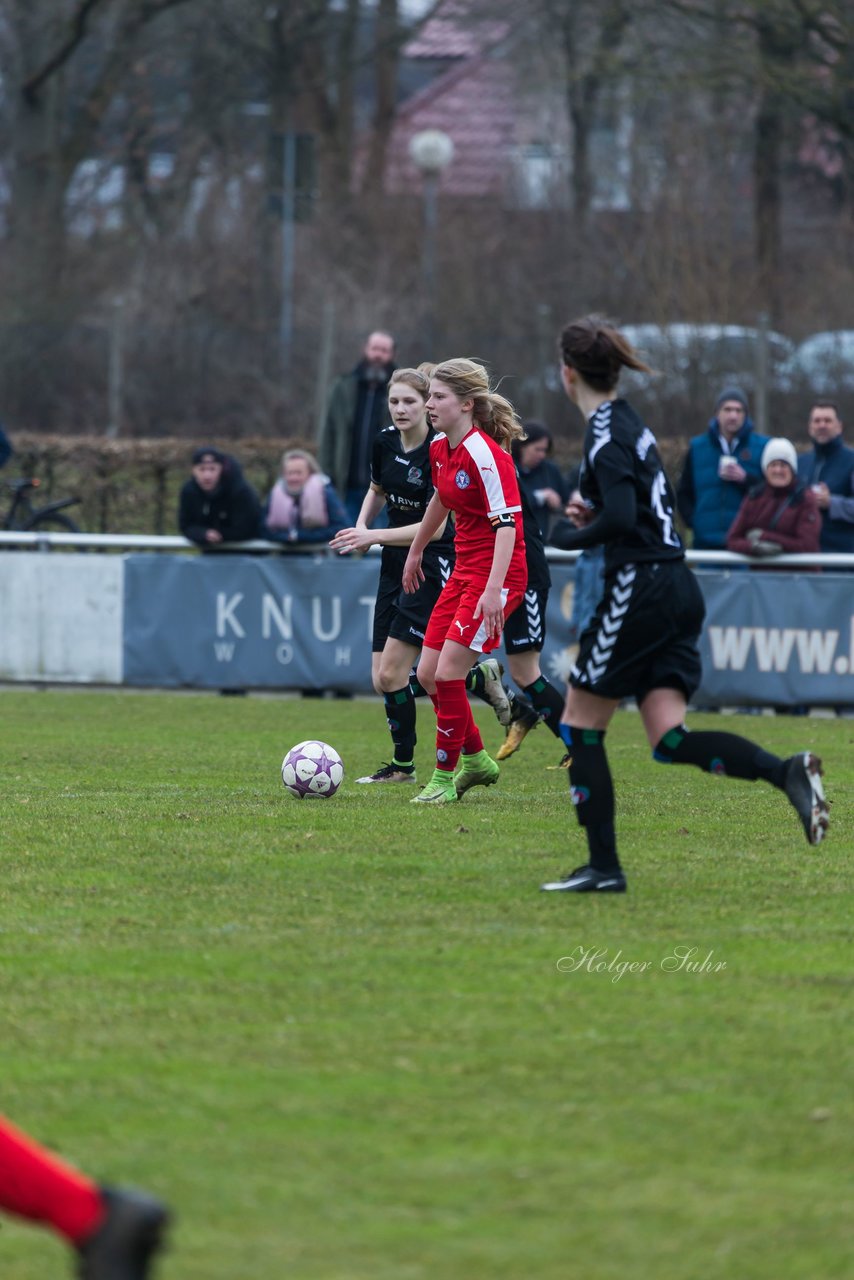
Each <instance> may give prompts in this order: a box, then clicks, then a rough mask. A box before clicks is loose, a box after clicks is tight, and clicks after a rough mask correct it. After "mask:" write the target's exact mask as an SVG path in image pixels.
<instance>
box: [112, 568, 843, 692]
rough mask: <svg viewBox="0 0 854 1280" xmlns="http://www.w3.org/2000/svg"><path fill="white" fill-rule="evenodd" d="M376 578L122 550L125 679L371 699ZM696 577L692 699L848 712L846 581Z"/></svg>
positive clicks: (561, 667)
mask: <svg viewBox="0 0 854 1280" xmlns="http://www.w3.org/2000/svg"><path fill="white" fill-rule="evenodd" d="M550 567H551V573H552V592H551V596H550V598H549V608H548V614H547V638H546V644H545V648H544V650H543V655H542V667H543V671H544V673H545V674H547V675H548V676H550V678H552V679H553V680H554V681H555V682H557V683H559V684H562V683H563V682H565V681H566V679H567V677H568V675H569V671H570V669H571V666H572V662H573V658H574V654H575V649H574V646H573V645H571V644H570V634H569V619H570V616H571V613H572V592H573V582H572V578H573V568H572V565H571V564H569V563H566V562H553V563H552V564H551V566H550ZM378 573H379V557H375V556H368V557H365V558H358V559H352V560H351V559H347V560H342V559H340V558H338V557H333V556H328V555H326V554H325V553H324V554H318V555H266V556H265V555H210V556H174V557H173V556H164V555H131V556H128V557H127V558H126V562H125V599H124V682H125V683H126V684H132V685H159V686H172V685H174V686H180V685H186V686H190V687H193V688H215V689H233V688H279V689H312V690H334V691H340V692H345V693H348V692H349V693H369V692H371V689H372V686H371V675H370V672H371V630H372V625H373V609H374V596H375V592H376V585H377V577H378ZM698 579H699V582H700V585H701V587H702V590H703V594H704V597H705V600H706V607H707V611H708V612H707V619H706V626H705V629H704V632H703V636H702V640H701V652H702V657H703V672H704V675H703V684H702V687H701V689H700V691H699V692H698V694H697V696H696V698H695V703H696V704H697V705H699V706H720V705H744V706H747V705H763V704H764V705H778V706H787V705H794V704H799V703H805V704H807V705H813V706H833V705H850V704H854V596H853V595H852V592H851V584H852V578H851V575H849V574H845V573H824V574H815V573H784V572H774V573H759V572H754V573H751V572H747V571H736V572H730V571H720V572H718V571H712V570H710V571H701V572H699V573H698ZM499 656H500V654H499Z"/></svg>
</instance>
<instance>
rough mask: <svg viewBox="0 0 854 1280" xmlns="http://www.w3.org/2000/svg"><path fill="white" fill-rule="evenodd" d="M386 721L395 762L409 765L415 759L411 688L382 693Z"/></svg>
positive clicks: (413, 702) (413, 711) (413, 713)
mask: <svg viewBox="0 0 854 1280" xmlns="http://www.w3.org/2000/svg"><path fill="white" fill-rule="evenodd" d="M383 702H384V703H385V714H386V723H387V724H388V731H389V733H390V734H391V740H392V742H393V743H394V761H393V763H395V764H404V765H410V764H412V761H413V760H414V759H415V698H414V697H413V693H412V689H411V687H410V686H409V685H407V686H406V687H405V688H404V689H396V690H395V691H394V692H393V693H385V694H383Z"/></svg>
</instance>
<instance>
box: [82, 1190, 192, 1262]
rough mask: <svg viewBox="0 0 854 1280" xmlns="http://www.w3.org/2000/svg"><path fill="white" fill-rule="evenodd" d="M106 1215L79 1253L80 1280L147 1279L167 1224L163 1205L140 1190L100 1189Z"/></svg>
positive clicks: (167, 1215) (166, 1211) (167, 1213)
mask: <svg viewBox="0 0 854 1280" xmlns="http://www.w3.org/2000/svg"><path fill="white" fill-rule="evenodd" d="M101 1194H102V1196H103V1198H104V1204H105V1206H106V1210H107V1216H106V1217H105V1219H104V1221H103V1222H102V1223H101V1225H100V1227H99V1228H98V1230H97V1231H96V1232H95V1234H94V1235H93V1236H90V1237H89V1239H88V1240H87V1241H85V1243H84V1244H82V1245H81V1246H80V1247H79V1249H78V1253H79V1255H80V1260H79V1262H78V1264H77V1265H78V1271H77V1274H78V1276H79V1278H80V1280H148V1277H149V1276H150V1275H151V1274H152V1273H151V1270H150V1266H151V1262H152V1259H153V1258H154V1255H155V1253H156V1252H157V1250H158V1249H159V1248H160V1247H161V1245H162V1243H163V1233H164V1231H165V1230H166V1226H167V1224H168V1221H169V1212H168V1210H167V1209H166V1206H165V1205H162V1204H161V1203H160V1201H159V1200H155V1199H154V1198H153V1196H149V1195H146V1194H145V1193H144V1192H142V1191H125V1190H118V1189H110V1188H107V1187H102V1188H101Z"/></svg>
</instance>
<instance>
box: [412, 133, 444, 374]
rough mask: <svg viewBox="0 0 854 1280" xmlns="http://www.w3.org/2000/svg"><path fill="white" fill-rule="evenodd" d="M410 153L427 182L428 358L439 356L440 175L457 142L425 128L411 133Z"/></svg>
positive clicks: (424, 258)
mask: <svg viewBox="0 0 854 1280" xmlns="http://www.w3.org/2000/svg"><path fill="white" fill-rule="evenodd" d="M409 156H410V159H411V160H412V162H413V164H414V165H415V166H416V168H418V169H419V170H420V172H421V176H422V179H423V183H424V244H423V246H422V267H423V272H424V296H425V299H426V304H427V323H426V325H425V335H424V336H425V348H426V349H425V352H424V356H425V359H428V360H434V359H435V358H436V354H437V353H436V351H435V345H436V228H437V225H438V197H439V178H440V176H441V174H442V171H443V170H444V169H447V167H448V165H449V164H450V163H451V161H452V160H453V158H454V143H453V140H452V139H451V138H449V137H448V135H447V133H443V132H442V130H441V129H423V130H422V131H421V132H420V133H416V134H414V135H413V136H412V138H411V139H410V142H409Z"/></svg>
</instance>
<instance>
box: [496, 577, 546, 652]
mask: <svg viewBox="0 0 854 1280" xmlns="http://www.w3.org/2000/svg"><path fill="white" fill-rule="evenodd" d="M548 602H549V589H548V587H546V588H544V589H542V590H539V591H538V590H537V588H536V587H529V588H528V589H527V590H526V591H525V597H524V599H523V601H522V603H521V604H520V605H519V607H518V608H517V609H514V610H513V612H512V613H511V614H510V617H509V618H507V619H506V620H505V622H504V634H503V640H504V652H505V653H506V654H512V653H530V652H531V651H532V650H533V651H535V652H536V653H542V651H543V643H544V641H545V638H546V605H547V604H548Z"/></svg>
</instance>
